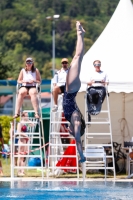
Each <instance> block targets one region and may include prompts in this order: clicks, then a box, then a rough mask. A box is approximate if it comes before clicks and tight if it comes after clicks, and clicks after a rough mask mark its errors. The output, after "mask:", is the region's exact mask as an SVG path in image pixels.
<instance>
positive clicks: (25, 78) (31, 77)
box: [22, 69, 36, 86]
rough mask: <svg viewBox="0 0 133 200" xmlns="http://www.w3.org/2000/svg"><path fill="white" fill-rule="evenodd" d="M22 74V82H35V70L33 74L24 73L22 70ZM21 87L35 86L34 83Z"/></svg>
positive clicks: (23, 84)
mask: <svg viewBox="0 0 133 200" xmlns="http://www.w3.org/2000/svg"><path fill="white" fill-rule="evenodd" d="M22 72H23V81H26V82H29V81H30V80H34V81H36V70H35V72H32V71H25V69H22ZM22 86H36V83H35V82H34V83H22Z"/></svg>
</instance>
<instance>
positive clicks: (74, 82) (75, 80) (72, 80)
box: [66, 21, 85, 93]
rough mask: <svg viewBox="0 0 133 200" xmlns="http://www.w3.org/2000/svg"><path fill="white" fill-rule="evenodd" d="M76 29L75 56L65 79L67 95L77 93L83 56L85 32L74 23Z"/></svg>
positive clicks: (79, 25) (78, 24)
mask: <svg viewBox="0 0 133 200" xmlns="http://www.w3.org/2000/svg"><path fill="white" fill-rule="evenodd" d="M76 29H77V45H76V52H75V56H74V57H73V59H72V62H71V64H70V69H69V71H68V75H67V79H66V91H67V92H68V93H73V92H77V91H78V90H79V88H80V85H81V82H80V79H79V74H80V69H81V62H82V59H83V54H84V40H83V38H84V33H85V30H84V29H83V27H82V26H81V24H80V22H79V21H77V22H76Z"/></svg>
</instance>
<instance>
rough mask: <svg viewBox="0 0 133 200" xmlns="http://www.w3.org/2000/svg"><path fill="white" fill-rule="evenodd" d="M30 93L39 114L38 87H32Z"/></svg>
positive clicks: (34, 107)
mask: <svg viewBox="0 0 133 200" xmlns="http://www.w3.org/2000/svg"><path fill="white" fill-rule="evenodd" d="M29 95H30V97H31V103H32V106H33V109H34V111H35V113H36V114H37V113H38V100H37V91H36V88H30V89H29Z"/></svg>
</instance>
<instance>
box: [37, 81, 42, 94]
mask: <svg viewBox="0 0 133 200" xmlns="http://www.w3.org/2000/svg"><path fill="white" fill-rule="evenodd" d="M36 90H37V92H38V93H40V92H41V84H40V83H36Z"/></svg>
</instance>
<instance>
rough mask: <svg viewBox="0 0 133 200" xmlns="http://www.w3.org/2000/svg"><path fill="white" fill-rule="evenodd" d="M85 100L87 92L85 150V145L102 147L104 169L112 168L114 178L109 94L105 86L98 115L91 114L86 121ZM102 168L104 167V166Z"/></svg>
mask: <svg viewBox="0 0 133 200" xmlns="http://www.w3.org/2000/svg"><path fill="white" fill-rule="evenodd" d="M86 100H87V93H86V94H85V121H86V133H85V134H84V147H85V152H86V150H87V147H100V146H101V147H104V149H105V152H107V153H106V163H107V166H106V169H107V170H113V175H114V179H115V177H116V174H115V162H114V151H113V141H112V128H111V118H110V107H109V94H108V91H107V88H106V98H105V99H104V102H103V105H102V108H101V111H100V113H99V114H98V115H91V121H88V114H87V113H88V112H87V110H88V109H87V103H86ZM108 152H109V153H108ZM109 163H111V165H112V166H109ZM90 169H91V168H90ZM100 169H101V168H100ZM102 169H104V167H103V168H102ZM85 174H86V170H85Z"/></svg>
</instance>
